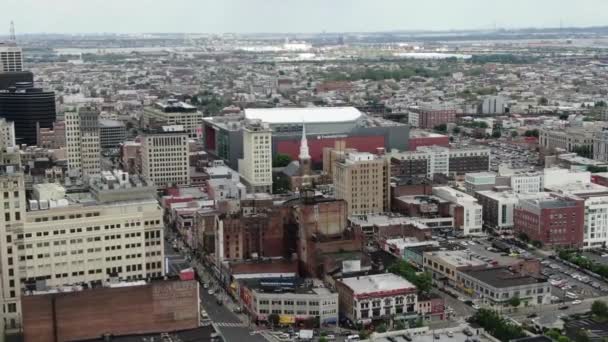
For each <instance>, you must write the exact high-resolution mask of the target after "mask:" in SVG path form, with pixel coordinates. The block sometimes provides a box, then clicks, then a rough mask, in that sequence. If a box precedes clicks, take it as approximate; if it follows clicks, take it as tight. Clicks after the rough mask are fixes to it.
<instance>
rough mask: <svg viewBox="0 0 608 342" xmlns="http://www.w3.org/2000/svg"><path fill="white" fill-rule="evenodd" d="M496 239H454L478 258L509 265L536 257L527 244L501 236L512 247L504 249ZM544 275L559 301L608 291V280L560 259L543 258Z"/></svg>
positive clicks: (606, 258)
mask: <svg viewBox="0 0 608 342" xmlns="http://www.w3.org/2000/svg"><path fill="white" fill-rule="evenodd" d="M494 241H496V240H493V241H489V240H488V239H486V238H479V239H469V240H456V241H454V243H457V244H460V245H462V246H463V247H464V248H466V249H468V250H469V251H470V252H471V255H472V256H473V257H475V258H478V259H481V260H483V261H486V262H489V263H492V262H497V263H498V264H499V265H509V264H513V263H515V262H517V260H518V258H519V257H526V258H529V257H535V256H534V255H533V254H532V253H531V252H530V251H528V250H526V249H525V247H526V246H525V244H523V243H521V242H519V241H517V240H513V239H500V243H501V244H502V245H503V246H507V247H508V248H509V249H510V251H508V252H507V251H501V250H499V249H497V248H495V247H494V245H493V242H494ZM585 253H586V254H592V256H593V257H591V256H590V258H593V259H594V260H596V261H598V262H608V255H606V256H604V257H602V256H601V255H598V254H597V253H589V252H585ZM541 264H542V266H543V267H542V270H541V273H542V275H544V276H546V277H547V278H548V279H549V282H550V283H551V285H552V291H551V292H552V294H553V296H554V301H555V302H562V301H566V302H572V301H575V300H582V299H586V298H595V297H601V296H606V295H608V283H607V282H606V281H604V280H601V279H596V278H593V277H592V276H589V275H587V274H585V273H583V272H581V271H580V270H577V269H575V268H573V267H571V266H569V265H566V264H565V263H563V262H562V261H560V260H559V259H548V258H547V259H545V260H542V261H541Z"/></svg>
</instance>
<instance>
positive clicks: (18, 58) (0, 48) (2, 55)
mask: <svg viewBox="0 0 608 342" xmlns="http://www.w3.org/2000/svg"><path fill="white" fill-rule="evenodd" d="M15 71H23V52H22V50H21V47H19V46H16V45H14V44H6V43H0V72H15Z"/></svg>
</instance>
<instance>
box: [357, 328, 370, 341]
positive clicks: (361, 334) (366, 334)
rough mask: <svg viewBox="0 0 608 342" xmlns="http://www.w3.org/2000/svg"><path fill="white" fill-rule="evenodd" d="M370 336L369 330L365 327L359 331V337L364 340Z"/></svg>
mask: <svg viewBox="0 0 608 342" xmlns="http://www.w3.org/2000/svg"><path fill="white" fill-rule="evenodd" d="M368 337H369V331H367V330H365V329H361V330H360V331H359V338H360V339H362V340H367V338H368Z"/></svg>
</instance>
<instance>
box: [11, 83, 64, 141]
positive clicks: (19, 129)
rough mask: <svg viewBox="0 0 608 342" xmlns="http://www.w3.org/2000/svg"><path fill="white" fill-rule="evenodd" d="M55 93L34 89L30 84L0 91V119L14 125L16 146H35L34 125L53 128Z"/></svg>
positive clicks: (19, 84) (20, 84)
mask: <svg viewBox="0 0 608 342" xmlns="http://www.w3.org/2000/svg"><path fill="white" fill-rule="evenodd" d="M55 116H56V110H55V93H54V92H49V91H44V90H42V89H40V88H34V87H33V86H32V84H31V83H18V84H17V85H16V86H15V87H11V88H9V89H6V90H0V117H3V118H5V119H6V120H8V121H13V122H14V123H15V139H16V141H17V144H28V145H36V123H37V122H38V123H39V124H40V127H48V128H52V127H53V122H54V121H55Z"/></svg>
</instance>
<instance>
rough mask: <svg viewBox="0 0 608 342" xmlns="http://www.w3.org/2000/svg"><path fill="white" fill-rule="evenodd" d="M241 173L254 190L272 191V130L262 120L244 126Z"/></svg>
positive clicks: (250, 188)
mask: <svg viewBox="0 0 608 342" xmlns="http://www.w3.org/2000/svg"><path fill="white" fill-rule="evenodd" d="M239 173H240V174H241V176H242V177H243V179H244V181H245V184H246V185H247V188H248V189H249V190H250V191H252V192H267V193H271V192H272V130H271V129H270V128H269V127H268V125H267V124H265V123H263V122H262V121H260V120H248V121H247V122H246V124H245V127H244V128H243V159H240V160H239Z"/></svg>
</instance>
